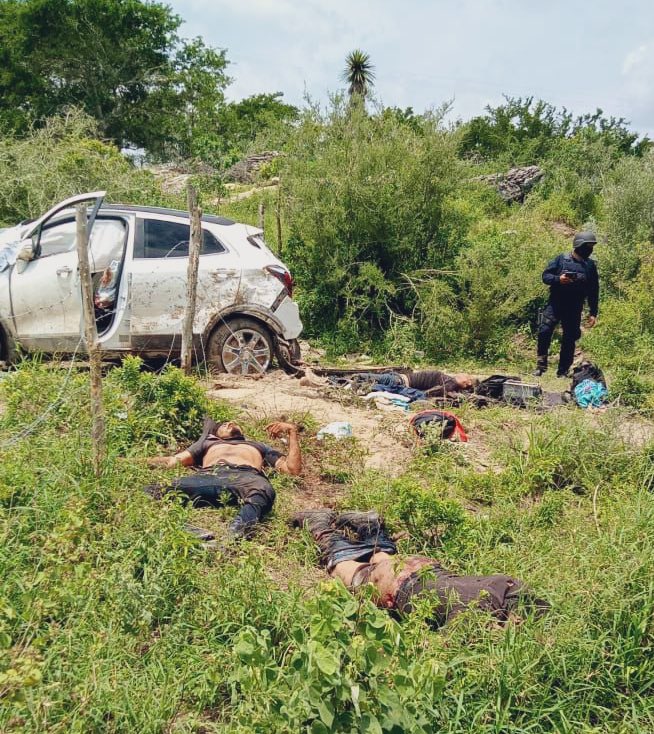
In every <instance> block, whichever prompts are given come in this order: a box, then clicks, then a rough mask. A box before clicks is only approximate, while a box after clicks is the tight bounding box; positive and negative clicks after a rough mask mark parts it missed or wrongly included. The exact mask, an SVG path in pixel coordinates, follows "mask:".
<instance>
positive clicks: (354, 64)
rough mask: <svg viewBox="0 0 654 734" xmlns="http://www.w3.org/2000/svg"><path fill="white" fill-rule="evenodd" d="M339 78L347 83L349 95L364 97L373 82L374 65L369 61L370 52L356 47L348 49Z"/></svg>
mask: <svg viewBox="0 0 654 734" xmlns="http://www.w3.org/2000/svg"><path fill="white" fill-rule="evenodd" d="M341 79H342V80H343V81H344V82H346V83H347V85H348V94H349V95H350V97H355V96H358V97H360V98H365V96H366V94H368V92H369V91H370V88H371V87H372V86H373V85H374V83H375V67H374V66H373V65H372V63H371V62H370V54H367V53H365V52H364V51H361V49H358V48H357V49H355V50H354V51H350V53H349V54H348V55H347V58H346V59H345V69H344V70H343V73H342V74H341Z"/></svg>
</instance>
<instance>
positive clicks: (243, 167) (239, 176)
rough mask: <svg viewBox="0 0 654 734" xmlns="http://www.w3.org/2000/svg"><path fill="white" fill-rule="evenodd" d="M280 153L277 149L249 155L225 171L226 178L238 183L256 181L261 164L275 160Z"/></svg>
mask: <svg viewBox="0 0 654 734" xmlns="http://www.w3.org/2000/svg"><path fill="white" fill-rule="evenodd" d="M279 155H281V154H280V153H279V151H276V150H267V151H264V152H262V153H255V154H254V155H249V156H247V158H243V160H241V161H239V162H238V163H235V164H234V165H233V166H232V167H231V168H228V169H227V170H226V171H225V180H226V181H234V182H236V183H254V182H255V179H256V175H257V173H258V172H259V170H260V168H261V166H263V165H265V164H266V163H270V161H273V160H275V158H277V157H278V156H279Z"/></svg>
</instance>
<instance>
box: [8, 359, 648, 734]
mask: <svg viewBox="0 0 654 734" xmlns="http://www.w3.org/2000/svg"><path fill="white" fill-rule="evenodd" d="M63 380H64V374H62V373H60V372H58V371H53V370H48V369H46V368H45V367H43V366H40V365H38V364H36V363H25V364H24V365H23V366H21V368H20V369H19V370H18V371H17V372H16V373H14V374H13V375H12V376H10V377H8V378H6V379H4V380H3V381H2V387H1V388H0V390H1V391H2V392H1V393H0V405H1V406H2V408H0V410H1V411H2V412H0V445H2V449H1V450H2V462H1V463H0V541H1V542H0V578H1V579H2V582H1V586H0V731H2V732H56V733H58V732H62V733H63V732H84V734H87V733H88V732H102V733H104V732H152V733H155V732H157V733H159V732H161V733H162V734H163V733H166V734H171V733H173V732H174V733H175V734H177V733H180V732H198V733H199V732H226V731H228V732H298V731H309V732H328V731H333V732H359V731H362V732H363V731H368V732H379V731H388V732H418V731H424V732H433V731H442V732H475V733H477V732H488V733H489V734H490V733H491V732H492V733H494V734H497V733H499V732H516V733H517V732H534V733H537V732H570V733H571V734H572V733H573V732H574V733H575V734H576V733H577V732H585V733H587V734H590V733H591V732H593V734H595V733H597V734H599V732H621V733H625V734H626V733H627V732H629V733H631V732H634V733H635V732H643V734H644V733H645V732H651V731H652V730H653V729H654V701H653V699H652V694H653V690H652V688H653V687H654V654H653V653H654V650H653V649H652V646H653V633H654V627H653V620H654V581H653V579H654V550H653V548H654V542H653V541H654V498H653V497H652V493H651V490H652V488H653V487H654V473H653V471H652V459H653V457H654V446H652V445H649V446H642V447H637V446H633V445H631V444H629V443H627V442H625V441H624V440H623V438H622V436H623V435H624V432H623V431H621V426H624V421H625V420H626V418H625V414H624V413H621V412H620V411H614V412H612V413H611V412H608V413H606V414H605V415H602V416H591V415H586V414H584V413H582V412H581V411H575V410H574V409H562V410H561V411H558V412H556V413H552V414H547V415H538V414H531V413H526V412H521V411H515V410H511V409H509V408H494V409H492V410H487V411H473V410H471V409H468V410H467V411H463V422H464V424H465V425H466V428H468V429H469V430H470V433H471V436H472V438H473V441H472V443H471V444H470V445H469V446H466V447H464V446H461V445H457V444H449V443H446V444H442V445H438V446H437V447H436V449H435V450H432V451H422V450H416V452H415V454H414V458H413V460H412V461H411V463H410V464H409V465H408V466H406V467H403V468H402V472H401V474H400V476H399V477H396V478H395V479H390V478H388V477H387V476H385V475H384V474H382V473H379V472H371V471H364V470H362V469H360V468H359V461H358V456H359V455H358V454H357V450H364V448H365V447H358V449H357V450H355V447H356V444H352V443H348V442H344V443H338V442H333V443H331V444H326V445H325V447H323V448H319V447H318V446H317V445H316V443H315V441H314V439H313V437H312V436H313V431H314V429H315V427H316V426H315V425H311V423H310V421H309V425H308V427H307V430H306V431H305V433H303V434H302V442H303V446H304V449H305V453H306V455H307V457H308V467H309V472H310V473H311V474H312V475H315V476H317V475H320V476H322V481H323V482H324V484H325V487H326V491H327V490H329V491H330V492H331V491H332V489H333V494H329V497H330V498H331V499H332V500H334V501H337V502H338V503H339V504H340V505H342V506H344V507H361V508H367V507H370V506H375V507H378V508H379V509H381V510H383V512H384V514H385V515H386V517H387V520H388V523H389V525H390V526H391V528H392V529H393V530H403V531H406V533H407V535H406V537H405V538H404V539H403V540H402V541H401V549H402V551H404V552H424V553H429V554H433V555H434V556H436V557H438V558H440V559H441V560H442V561H443V562H444V563H446V564H448V565H449V566H450V567H451V568H453V569H455V570H457V571H460V572H466V573H492V572H505V573H510V574H513V575H516V576H518V577H520V578H522V579H524V580H525V581H526V582H527V583H528V584H529V585H530V586H532V587H533V588H534V589H535V590H537V592H538V593H539V594H540V595H542V596H545V597H546V598H548V599H549V600H550V602H551V603H552V605H553V611H552V613H551V614H550V615H549V617H547V618H546V619H545V620H542V621H537V620H533V619H526V620H525V621H524V623H523V624H521V625H519V626H509V627H507V628H504V629H502V628H500V627H498V626H497V625H495V624H493V623H492V622H491V621H490V620H489V619H488V618H487V617H484V616H483V615H480V614H476V613H474V612H471V613H470V614H467V615H463V616H461V617H459V618H458V619H457V620H455V622H454V623H453V624H451V625H450V626H449V627H448V628H447V629H446V630H443V631H441V632H434V631H430V630H429V629H428V628H427V627H426V625H425V623H424V621H423V618H424V615H423V614H422V613H421V610H418V611H417V612H416V613H415V614H414V615H413V617H412V618H411V619H410V620H406V621H404V622H402V623H398V622H396V621H394V620H392V619H391V618H390V617H389V616H388V615H387V614H386V613H385V612H382V611H380V610H377V609H376V608H375V607H373V605H372V604H371V603H370V602H369V601H367V600H366V599H360V600H356V599H353V598H352V597H351V596H350V595H349V594H348V593H347V592H346V591H345V590H344V589H343V588H342V587H341V586H339V585H338V584H336V583H334V582H330V581H327V577H326V576H325V575H324V573H322V572H321V571H319V570H317V569H316V567H315V562H316V552H315V549H314V547H313V544H312V543H311V542H310V541H309V539H308V538H307V537H305V536H304V535H303V534H301V533H298V532H292V531H290V530H289V529H288V528H287V526H286V519H287V517H288V515H289V514H290V513H291V512H292V510H293V508H294V507H295V506H296V505H297V504H302V506H306V505H307V502H306V498H305V497H303V491H304V487H305V483H304V482H303V481H297V480H292V479H289V478H285V477H280V478H277V479H275V480H274V481H275V486H276V488H277V490H278V495H279V498H278V502H277V505H276V508H275V511H274V513H273V515H272V517H271V518H270V520H269V521H268V522H266V523H265V524H264V525H263V526H262V527H261V530H260V532H259V533H258V534H257V535H256V537H255V538H254V539H253V540H252V541H250V542H245V543H243V545H242V546H241V547H240V548H239V550H238V552H237V553H235V554H233V555H231V556H228V557H215V556H210V555H208V554H206V553H204V552H202V551H201V550H200V549H199V548H198V547H197V546H196V545H195V543H194V542H193V540H192V539H190V538H189V537H188V536H187V535H186V534H185V533H184V532H183V529H182V526H183V523H184V522H185V521H187V520H190V519H192V518H193V516H194V513H193V511H192V510H189V509H185V508H182V507H180V506H178V505H176V504H172V503H166V502H163V503H154V502H151V501H149V500H148V498H147V497H145V496H144V495H143V494H142V493H141V491H140V487H141V486H142V485H144V484H146V483H148V482H150V481H153V479H152V477H153V476H165V473H160V474H156V473H153V472H151V471H150V470H147V469H146V468H145V466H144V465H143V464H142V463H141V462H139V461H138V460H137V459H136V457H138V456H142V455H146V454H151V453H154V452H162V453H163V452H164V451H166V450H173V449H174V448H176V447H177V446H178V445H184V443H185V442H187V441H188V438H189V436H190V435H192V434H193V433H194V432H195V431H196V430H197V428H198V425H199V420H200V418H201V415H202V413H203V412H204V411H206V410H210V411H211V412H213V414H214V415H216V416H217V417H219V416H221V415H230V414H233V409H232V408H230V407H228V406H222V405H219V404H214V405H211V406H210V405H208V404H207V402H206V400H205V398H204V395H203V393H202V391H201V390H200V389H198V387H197V386H196V384H195V383H194V382H193V381H192V380H187V379H186V378H184V377H182V376H181V375H180V373H179V372H177V371H176V370H170V371H168V372H166V373H164V375H163V376H161V377H157V376H155V375H148V374H144V373H141V372H139V369H138V363H135V362H133V361H129V362H128V363H127V365H126V366H125V367H124V368H122V370H115V371H113V372H112V373H111V374H110V375H109V377H108V378H107V379H106V380H105V386H106V390H105V392H106V402H107V412H108V435H109V437H110V446H109V458H108V459H107V461H106V464H105V466H104V470H103V475H102V477H101V478H100V479H99V480H96V479H95V478H94V477H93V475H92V471H91V458H90V448H91V447H90V443H89V438H88V436H89V424H88V396H87V382H86V376H85V375H84V374H83V373H77V372H73V373H72V375H71V378H70V381H69V382H68V383H67V385H66V389H65V391H64V395H63V397H62V399H61V401H60V402H59V403H58V404H57V405H56V407H55V408H53V409H52V410H51V412H50V413H49V415H48V418H47V419H46V420H45V421H43V423H41V424H39V425H38V426H37V428H36V430H35V431H34V432H33V433H32V434H31V435H30V436H28V437H26V438H24V439H23V440H20V441H17V442H16V443H14V444H12V445H11V446H5V442H7V441H8V440H9V439H11V438H12V437H15V436H17V435H18V434H19V432H21V431H22V430H23V429H24V428H25V427H27V426H29V425H31V424H32V423H33V422H34V420H35V419H36V418H37V417H38V416H39V415H41V414H42V412H43V410H44V408H45V407H46V406H48V405H50V404H51V403H52V401H53V400H54V399H55V398H57V396H58V395H59V393H60V391H61V387H62V383H63ZM247 428H248V430H249V431H253V432H254V433H255V434H259V433H260V431H261V426H260V425H258V424H255V425H247ZM480 446H481V447H483V448H484V452H485V453H484V462H483V464H484V466H485V468H484V467H482V466H481V464H480V462H479V451H480ZM121 456H129V457H132V458H131V459H128V460H123V459H121V458H120V457H121ZM344 481H345V484H343V482H344ZM232 512H233V511H232V510H225V511H224V512H222V511H221V512H216V513H212V512H208V511H203V512H202V513H199V514H200V517H199V518H198V517H197V515H196V520H201V521H202V522H204V521H207V522H208V523H211V524H212V527H215V528H217V529H218V530H219V531H220V530H221V528H223V527H224V523H225V522H226V520H227V519H228V518H229V517H230V516H231V514H232Z"/></svg>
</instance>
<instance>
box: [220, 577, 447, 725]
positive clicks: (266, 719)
mask: <svg viewBox="0 0 654 734" xmlns="http://www.w3.org/2000/svg"><path fill="white" fill-rule="evenodd" d="M298 611H299V614H298V616H297V617H296V618H294V619H293V622H292V624H291V627H290V629H288V630H287V633H286V635H285V637H286V638H287V640H288V642H287V643H286V645H284V646H283V648H282V650H281V651H280V650H279V647H278V646H277V645H274V644H273V642H272V640H271V636H270V633H269V632H268V631H267V630H263V631H259V630H257V629H255V628H252V627H249V626H247V627H244V628H243V629H242V630H241V631H240V632H239V634H238V636H237V639H236V644H235V645H234V653H235V654H236V656H238V660H239V662H240V666H239V667H238V668H236V670H235V671H234V673H233V674H232V676H231V686H232V700H234V701H239V705H238V719H239V720H240V722H241V725H242V726H244V727H254V729H255V730H257V731H308V732H312V733H315V734H319V733H320V734H322V733H324V732H345V731H348V732H349V731H352V732H354V731H359V732H391V731H396V730H401V731H405V732H425V731H428V730H429V725H430V722H431V721H433V719H434V718H436V717H437V716H438V714H437V711H436V708H435V703H436V700H437V698H438V696H439V694H440V691H441V690H442V687H443V685H444V683H445V678H444V672H445V671H444V669H443V668H442V666H441V665H440V664H439V663H438V661H437V660H435V659H431V660H429V661H427V660H421V662H420V664H418V663H417V662H416V661H415V660H414V659H412V656H411V651H410V650H409V649H408V648H407V646H406V645H405V644H404V643H403V640H402V636H401V634H400V633H399V632H400V630H399V628H398V627H397V624H396V623H395V622H393V621H392V620H391V619H390V618H389V617H388V615H387V614H385V613H384V612H383V611H380V610H378V609H375V607H373V606H372V605H371V604H370V603H368V602H361V601H357V600H356V599H354V598H353V597H352V595H351V594H349V593H348V592H347V591H346V589H345V588H344V587H343V586H342V584H340V583H334V582H332V583H329V584H324V585H323V586H322V589H321V591H320V593H319V594H318V595H316V596H315V597H314V598H313V599H312V600H310V601H309V602H307V603H306V604H305V605H303V607H302V608H300V610H298ZM289 643H290V645H289ZM287 645H288V647H287ZM284 647H286V650H284ZM280 661H283V664H282V663H280Z"/></svg>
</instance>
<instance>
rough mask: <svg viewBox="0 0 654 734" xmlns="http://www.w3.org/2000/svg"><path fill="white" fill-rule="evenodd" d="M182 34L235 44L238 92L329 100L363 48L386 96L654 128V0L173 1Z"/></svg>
mask: <svg viewBox="0 0 654 734" xmlns="http://www.w3.org/2000/svg"><path fill="white" fill-rule="evenodd" d="M168 2H169V4H170V5H171V7H172V8H173V10H174V11H175V12H176V13H178V14H179V15H180V16H181V17H182V18H183V19H184V21H185V22H184V24H183V26H182V28H181V34H182V35H183V36H185V37H189V38H190V37H194V36H201V37H202V38H203V39H204V41H205V42H206V43H207V44H209V45H211V46H214V47H218V48H224V49H226V51H227V58H228V59H229V61H230V66H229V69H228V71H229V74H230V76H231V77H233V79H234V81H233V83H232V85H231V86H230V87H229V89H228V92H227V93H228V97H229V98H230V99H234V100H236V99H241V98H242V97H246V96H249V95H251V94H258V93H260V92H283V93H284V99H285V100H286V101H287V102H290V103H292V104H296V105H300V104H302V102H303V99H304V96H305V94H307V93H308V94H309V95H310V96H311V97H312V98H313V99H314V100H317V101H320V102H326V101H327V100H328V96H329V93H330V92H334V91H337V90H339V89H342V88H344V86H345V85H344V83H343V82H342V81H341V79H340V74H341V72H342V70H343V67H344V65H345V64H344V60H345V57H346V55H347V54H348V53H349V52H350V51H352V50H353V49H355V48H360V49H362V50H363V51H365V52H367V53H368V54H370V57H371V61H372V63H373V65H374V67H375V74H376V80H375V94H376V96H377V97H378V98H379V99H380V100H381V102H383V104H385V105H392V106H398V107H402V108H404V107H408V106H411V107H413V109H414V111H416V112H423V111H424V110H426V109H430V108H436V107H439V106H440V105H441V104H442V103H443V102H448V101H449V102H451V103H452V112H451V117H452V118H454V119H459V118H460V119H464V120H465V119H469V118H470V117H472V116H473V115H476V114H480V113H481V112H482V111H483V109H484V107H485V106H486V105H488V104H491V105H494V104H497V103H500V102H501V101H502V95H503V94H507V95H510V96H514V97H518V96H523V97H524V96H534V97H536V98H540V99H544V100H546V101H548V102H551V103H552V104H555V105H557V106H565V107H567V108H568V109H569V110H571V111H572V112H574V113H576V114H581V113H584V112H594V111H595V109H596V108H598V107H600V108H601V109H603V110H604V113H605V114H607V115H613V116H615V117H624V118H626V119H627V120H629V121H631V126H632V127H633V128H634V129H636V130H638V131H639V132H641V133H647V134H649V135H650V136H651V137H654V2H652V0H620V2H616V0H567V1H564V0H431V1H430V0H395V2H392V1H391V0H168Z"/></svg>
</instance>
